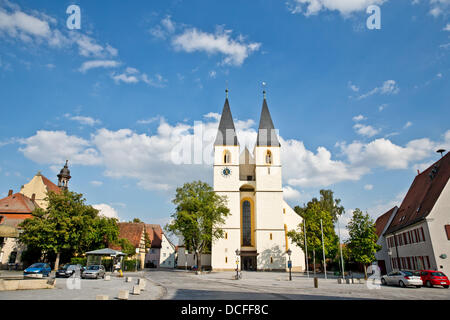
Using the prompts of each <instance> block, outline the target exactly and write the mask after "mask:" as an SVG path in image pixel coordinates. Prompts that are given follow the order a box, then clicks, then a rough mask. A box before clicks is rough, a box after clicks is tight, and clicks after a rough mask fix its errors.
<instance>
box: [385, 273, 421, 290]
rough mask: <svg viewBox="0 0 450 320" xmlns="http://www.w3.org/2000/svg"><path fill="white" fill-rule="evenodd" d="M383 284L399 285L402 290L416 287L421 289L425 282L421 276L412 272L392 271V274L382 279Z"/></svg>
mask: <svg viewBox="0 0 450 320" xmlns="http://www.w3.org/2000/svg"><path fill="white" fill-rule="evenodd" d="M381 284H383V285H390V284H391V285H399V286H400V287H402V288H405V287H408V286H414V287H416V288H420V287H422V286H423V281H422V279H421V278H420V276H419V275H417V274H415V273H412V272H411V271H403V270H399V271H392V272H391V273H389V274H387V275H385V276H382V277H381Z"/></svg>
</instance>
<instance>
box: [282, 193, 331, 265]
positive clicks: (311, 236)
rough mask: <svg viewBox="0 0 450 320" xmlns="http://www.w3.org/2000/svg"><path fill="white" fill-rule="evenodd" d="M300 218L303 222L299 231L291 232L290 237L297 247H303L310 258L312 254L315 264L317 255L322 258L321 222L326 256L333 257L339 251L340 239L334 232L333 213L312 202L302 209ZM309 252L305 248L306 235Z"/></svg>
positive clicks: (299, 226) (316, 202)
mask: <svg viewBox="0 0 450 320" xmlns="http://www.w3.org/2000/svg"><path fill="white" fill-rule="evenodd" d="M300 216H301V217H302V218H303V221H302V222H301V223H300V224H299V225H298V231H296V230H290V231H289V232H288V237H289V238H290V239H291V241H292V242H294V243H295V244H296V245H298V246H299V247H301V248H302V249H303V251H304V252H305V254H307V255H308V257H309V256H310V253H312V258H313V263H314V265H315V264H316V253H318V254H320V256H322V232H321V227H320V221H321V220H322V225H323V242H324V245H325V250H324V251H325V255H326V256H327V257H329V256H333V255H335V253H336V250H337V244H338V238H337V236H336V233H335V231H334V224H333V216H332V214H331V212H329V211H326V210H324V209H323V208H322V206H321V204H320V203H319V202H318V201H310V202H309V203H308V204H307V205H306V206H305V207H303V208H301V213H300ZM304 228H305V229H306V244H307V249H308V252H306V248H305V233H304V231H303V230H304Z"/></svg>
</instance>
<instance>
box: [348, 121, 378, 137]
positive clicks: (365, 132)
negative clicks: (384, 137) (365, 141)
mask: <svg viewBox="0 0 450 320" xmlns="http://www.w3.org/2000/svg"><path fill="white" fill-rule="evenodd" d="M353 129H355V131H356V133H358V134H359V135H362V136H365V137H369V138H370V137H373V136H374V135H376V134H378V133H379V132H380V129H375V128H374V127H372V126H370V125H364V124H361V123H357V124H355V125H354V126H353Z"/></svg>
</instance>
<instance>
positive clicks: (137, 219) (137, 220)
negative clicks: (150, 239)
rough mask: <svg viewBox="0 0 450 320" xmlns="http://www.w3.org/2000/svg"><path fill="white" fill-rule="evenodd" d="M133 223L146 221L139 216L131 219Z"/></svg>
mask: <svg viewBox="0 0 450 320" xmlns="http://www.w3.org/2000/svg"><path fill="white" fill-rule="evenodd" d="M130 222H131V223H144V222H142V221H141V219H139V218H134V219H133V220H132V221H130Z"/></svg>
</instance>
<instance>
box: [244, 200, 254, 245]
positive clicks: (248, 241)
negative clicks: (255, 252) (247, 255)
mask: <svg viewBox="0 0 450 320" xmlns="http://www.w3.org/2000/svg"><path fill="white" fill-rule="evenodd" d="M242 245H243V246H251V245H252V209H251V204H250V201H248V200H245V201H244V202H243V203H242Z"/></svg>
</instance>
